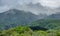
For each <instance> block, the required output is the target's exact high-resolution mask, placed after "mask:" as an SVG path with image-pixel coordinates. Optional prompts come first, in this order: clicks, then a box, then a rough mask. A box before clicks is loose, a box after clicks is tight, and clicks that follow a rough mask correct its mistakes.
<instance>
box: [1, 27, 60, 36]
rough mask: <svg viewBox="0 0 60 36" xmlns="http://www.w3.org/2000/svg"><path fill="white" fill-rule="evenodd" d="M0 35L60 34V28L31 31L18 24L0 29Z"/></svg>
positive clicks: (55, 35)
mask: <svg viewBox="0 0 60 36" xmlns="http://www.w3.org/2000/svg"><path fill="white" fill-rule="evenodd" d="M0 36H60V30H48V31H42V30H39V31H37V30H36V31H33V30H32V29H30V28H29V27H26V26H20V27H16V28H11V29H9V30H4V31H0Z"/></svg>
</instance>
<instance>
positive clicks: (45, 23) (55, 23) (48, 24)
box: [30, 19, 60, 29]
mask: <svg viewBox="0 0 60 36" xmlns="http://www.w3.org/2000/svg"><path fill="white" fill-rule="evenodd" d="M30 24H32V25H33V26H40V27H45V28H48V29H60V20H58V19H41V20H37V21H35V22H32V23H30Z"/></svg>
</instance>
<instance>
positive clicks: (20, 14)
mask: <svg viewBox="0 0 60 36" xmlns="http://www.w3.org/2000/svg"><path fill="white" fill-rule="evenodd" d="M37 18H38V17H37V15H34V14H32V13H31V12H25V11H21V10H17V9H11V10H9V11H6V12H4V13H0V25H1V29H4V28H5V29H7V28H6V27H8V28H10V27H15V26H18V25H27V23H30V22H32V21H34V20H36V19H37ZM3 27H4V28H3Z"/></svg>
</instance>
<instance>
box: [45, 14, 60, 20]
mask: <svg viewBox="0 0 60 36" xmlns="http://www.w3.org/2000/svg"><path fill="white" fill-rule="evenodd" d="M46 18H47V19H60V13H56V14H52V15H49V16H47V17H46Z"/></svg>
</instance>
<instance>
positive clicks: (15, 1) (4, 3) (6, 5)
mask: <svg viewBox="0 0 60 36" xmlns="http://www.w3.org/2000/svg"><path fill="white" fill-rule="evenodd" d="M30 2H32V3H34V4H35V3H40V4H41V5H42V6H43V7H49V8H51V9H55V8H58V7H60V0H0V12H3V11H6V10H9V9H11V8H12V7H14V6H15V5H24V4H28V3H30ZM36 13H38V12H36Z"/></svg>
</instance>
